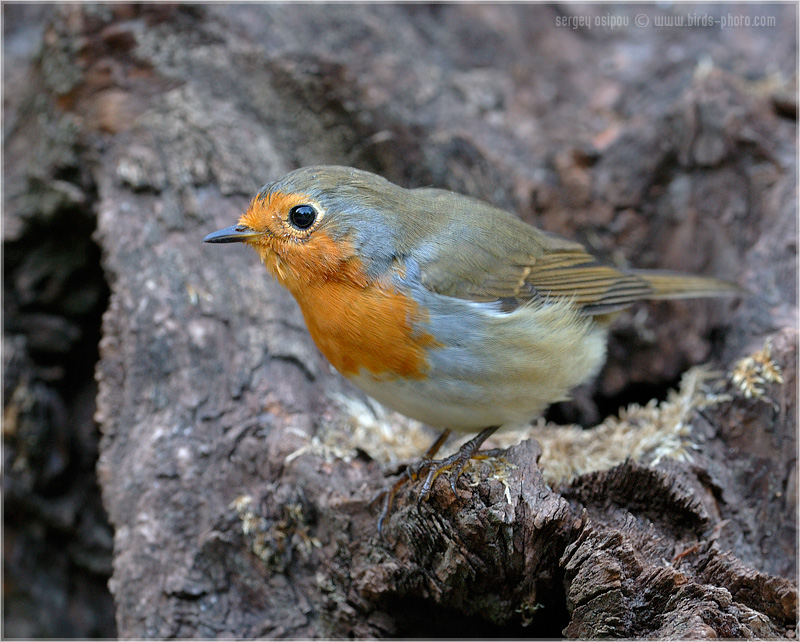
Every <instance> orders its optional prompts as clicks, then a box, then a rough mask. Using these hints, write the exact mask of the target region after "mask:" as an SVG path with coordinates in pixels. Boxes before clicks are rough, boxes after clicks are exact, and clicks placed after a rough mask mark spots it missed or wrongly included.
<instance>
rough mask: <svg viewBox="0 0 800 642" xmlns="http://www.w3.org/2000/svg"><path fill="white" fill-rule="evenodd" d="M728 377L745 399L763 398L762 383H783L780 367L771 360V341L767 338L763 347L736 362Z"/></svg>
mask: <svg viewBox="0 0 800 642" xmlns="http://www.w3.org/2000/svg"><path fill="white" fill-rule="evenodd" d="M730 379H731V382H732V383H733V385H734V386H736V388H738V389H739V391H741V393H742V394H743V395H744V396H745V398H747V399H764V398H765V396H764V392H765V390H764V385H765V384H767V383H778V384H780V383H783V375H782V374H781V369H780V368H779V367H778V366H777V365H776V364H775V363H774V362H773V361H772V343H771V342H770V340H769V339H767V340H766V341H765V342H764V347H763V348H762V349H761V350H758V351H756V352H754V353H753V354H751V355H750V356H749V357H744V358H743V359H739V361H737V362H736V365H735V366H734V367H733V370H732V371H731V373H730Z"/></svg>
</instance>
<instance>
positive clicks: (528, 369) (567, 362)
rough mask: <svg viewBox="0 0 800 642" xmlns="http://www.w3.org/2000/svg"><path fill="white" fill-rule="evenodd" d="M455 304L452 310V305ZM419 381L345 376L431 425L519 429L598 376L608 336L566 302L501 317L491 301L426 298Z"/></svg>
mask: <svg viewBox="0 0 800 642" xmlns="http://www.w3.org/2000/svg"><path fill="white" fill-rule="evenodd" d="M454 305H455V306H458V307H455V308H454ZM426 306H427V307H428V309H429V311H430V319H429V322H428V323H427V324H426V325H425V330H426V331H428V332H430V333H432V334H433V336H434V338H435V339H436V341H437V342H438V343H440V344H442V347H438V348H434V349H431V350H430V352H429V367H428V370H427V372H426V376H425V377H424V378H419V379H399V378H396V377H376V376H374V375H372V374H370V373H368V372H365V371H363V370H362V371H361V372H359V374H358V375H356V376H353V377H349V378H350V380H351V381H353V383H355V384H356V385H357V386H359V387H360V388H361V389H362V390H364V392H366V393H367V394H368V395H370V396H371V397H373V398H375V399H376V400H377V401H379V402H380V403H382V404H384V405H385V406H388V407H389V408H392V409H394V410H396V411H398V412H401V413H403V414H404V415H406V416H408V417H411V418H413V419H417V420H419V421H422V422H424V423H426V424H428V425H430V426H433V427H436V428H452V429H454V430H462V431H477V430H480V429H482V428H487V427H489V426H508V425H521V424H525V423H528V422H529V421H530V420H531V419H533V418H534V417H536V416H538V415H539V414H541V413H542V412H543V411H544V410H545V409H546V408H547V406H549V405H550V404H551V403H554V402H556V401H562V400H564V399H566V398H567V394H568V392H569V390H570V389H571V388H573V387H575V386H577V385H579V384H581V383H583V382H585V381H587V380H588V379H590V378H592V377H594V376H595V374H597V372H598V370H599V369H600V368H601V367H602V365H603V362H604V360H605V353H606V333H605V330H604V329H603V328H601V327H599V326H598V325H596V324H595V323H594V321H593V320H592V319H591V318H587V317H581V316H579V315H578V314H577V313H576V312H575V311H574V309H573V308H572V306H570V305H569V304H568V303H566V302H564V301H557V302H553V303H547V304H537V305H529V306H523V307H520V308H518V309H516V310H514V311H513V312H510V313H503V312H499V311H497V309H496V308H495V307H494V306H492V305H489V304H481V303H473V302H469V301H462V300H458V299H451V298H448V297H442V296H440V295H433V294H432V295H431V300H429V301H426Z"/></svg>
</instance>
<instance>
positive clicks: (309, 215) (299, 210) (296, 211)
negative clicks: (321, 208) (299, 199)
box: [289, 205, 317, 230]
mask: <svg viewBox="0 0 800 642" xmlns="http://www.w3.org/2000/svg"><path fill="white" fill-rule="evenodd" d="M316 220H317V211H316V210H315V209H314V208H313V207H311V206H310V205H295V206H294V207H293V208H292V209H290V210H289V223H291V224H292V225H293V226H294V227H296V228H297V229H298V230H307V229H308V228H309V227H311V226H312V225H314V221H316Z"/></svg>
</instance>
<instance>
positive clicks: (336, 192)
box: [204, 166, 408, 292]
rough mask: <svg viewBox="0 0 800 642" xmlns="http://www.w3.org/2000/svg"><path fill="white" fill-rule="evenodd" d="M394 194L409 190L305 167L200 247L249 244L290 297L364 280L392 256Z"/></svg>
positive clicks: (268, 188)
mask: <svg viewBox="0 0 800 642" xmlns="http://www.w3.org/2000/svg"><path fill="white" fill-rule="evenodd" d="M401 192H406V193H407V192H408V190H404V189H402V188H400V187H397V186H396V185H393V184H392V183H390V182H388V181H386V180H385V179H383V178H381V177H380V176H376V175H375V174H370V173H369V172H363V171H360V170H356V169H353V168H350V167H336V166H319V167H305V168H302V169H298V170H296V171H294V172H291V173H290V174H287V175H286V176H284V177H283V178H281V179H279V180H277V181H275V182H273V183H269V184H267V185H265V186H264V187H263V188H262V189H261V190H260V191H259V192H258V193H257V194H256V195H255V197H254V198H253V200H252V201H251V203H250V206H249V207H248V209H247V212H245V213H244V214H243V215H242V216H241V217H240V219H239V222H238V223H237V224H236V225H232V226H230V227H226V228H224V229H221V230H219V231H217V232H213V233H211V234H209V235H208V236H206V237H205V239H204V241H205V242H206V243H234V242H242V243H246V244H247V245H250V246H251V247H252V248H253V249H255V250H256V251H257V252H258V254H259V256H260V257H261V260H262V261H263V262H264V264H265V265H266V266H267V269H268V270H269V271H270V272H271V273H272V274H273V275H274V276H275V277H276V278H277V279H278V280H279V281H280V282H281V284H282V285H284V286H285V287H286V288H288V289H289V290H290V291H293V292H294V291H295V290H296V289H297V288H302V287H305V285H307V284H310V283H314V282H320V281H324V280H328V279H335V278H340V277H342V278H348V279H350V280H356V281H358V280H359V279H366V280H368V279H369V278H370V277H371V276H372V277H374V276H376V275H378V274H380V273H381V272H383V271H385V269H386V268H387V267H388V265H390V264H391V261H392V260H393V258H394V256H395V255H396V252H395V243H394V236H395V234H394V233H393V230H394V228H395V227H396V225H395V224H393V222H392V221H390V220H389V219H388V218H387V212H396V211H397V209H398V204H399V203H401V202H402V200H403V199H402V198H401V194H400V193H401ZM406 206H407V204H406ZM359 275H361V276H360V277H359Z"/></svg>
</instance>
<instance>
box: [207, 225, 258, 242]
mask: <svg viewBox="0 0 800 642" xmlns="http://www.w3.org/2000/svg"><path fill="white" fill-rule="evenodd" d="M254 236H261V232H256V231H255V230H253V229H251V228H249V227H247V226H246V225H231V226H229V227H224V228H222V229H221V230H217V231H216V232H211V234H209V235H208V236H206V237H205V238H204V239H203V243H241V242H243V241H246V240H247V239H250V238H253V237H254Z"/></svg>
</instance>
